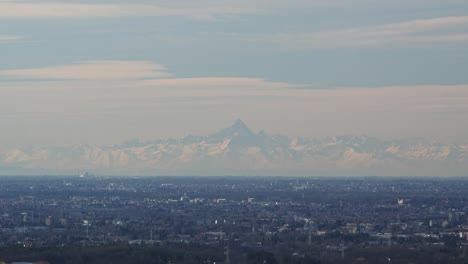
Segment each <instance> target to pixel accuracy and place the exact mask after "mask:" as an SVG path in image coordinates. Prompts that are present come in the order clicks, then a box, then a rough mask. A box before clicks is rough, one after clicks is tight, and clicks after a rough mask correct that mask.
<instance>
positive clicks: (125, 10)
mask: <svg viewBox="0 0 468 264" xmlns="http://www.w3.org/2000/svg"><path fill="white" fill-rule="evenodd" d="M396 1H397V0H395V1H392V2H391V3H383V2H382V1H376V0H289V1H285V0H197V1H182V0H171V1H157V0H155V1H153V3H152V4H139V3H138V2H133V3H132V4H122V3H114V4H107V3H106V4H100V3H98V2H95V3H78V2H68V3H66V2H60V1H40V0H36V1H33V0H26V1H15V0H1V1H0V18H22V19H34V18H87V17H104V18H106V17H107V18H111V17H134V16H182V17H187V18H191V19H202V20H211V19H214V18H217V17H219V16H236V15H245V14H262V13H270V12H281V11H284V10H288V9H289V10H291V9H304V8H309V9H311V8H321V7H325V8H337V7H343V6H345V7H353V6H356V5H358V6H362V5H370V4H374V5H375V4H379V5H380V6H390V7H391V6H399V3H400V4H401V3H404V4H405V6H406V7H409V6H411V5H420V4H429V3H437V2H438V0H425V1H422V0H405V1H403V0H398V2H399V3H398V2H396ZM444 2H445V4H450V3H455V4H457V3H460V2H461V0H446V1H444Z"/></svg>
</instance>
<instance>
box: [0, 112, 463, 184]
mask: <svg viewBox="0 0 468 264" xmlns="http://www.w3.org/2000/svg"><path fill="white" fill-rule="evenodd" d="M449 169H450V170H449ZM78 171H93V172H96V173H99V174H108V175H320V176H326V175H394V176H413V175H433V176H439V175H447V174H446V172H447V171H450V172H452V174H453V175H464V174H465V173H466V172H467V171H468V147H467V144H464V145H444V144H441V143H434V142H430V141H422V140H394V141H387V140H381V139H378V138H375V137H370V136H366V135H358V136H354V135H345V136H336V137H328V138H322V139H307V138H293V139H291V138H289V137H287V136H281V135H269V134H268V133H266V132H264V131H262V132H260V133H255V132H253V131H252V130H251V129H250V128H249V127H248V126H247V125H246V124H245V123H244V122H243V121H242V120H240V119H238V120H236V121H235V122H234V123H233V125H231V126H230V127H227V128H225V129H222V130H220V131H219V132H217V133H214V134H211V135H209V136H192V135H189V136H186V137H184V138H181V139H161V140H155V141H151V142H146V143H145V142H141V141H139V140H131V141H128V142H125V143H123V144H120V145H114V146H111V147H105V146H91V145H82V146H75V147H50V148H34V147H32V148H25V149H20V148H15V149H12V150H9V151H6V152H3V153H0V174H38V173H40V174H44V173H50V174H56V173H60V174H73V173H76V172H78Z"/></svg>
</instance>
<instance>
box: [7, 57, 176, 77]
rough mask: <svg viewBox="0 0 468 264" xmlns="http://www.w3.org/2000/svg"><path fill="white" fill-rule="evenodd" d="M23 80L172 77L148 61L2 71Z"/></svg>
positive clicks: (107, 62) (159, 66) (8, 75)
mask: <svg viewBox="0 0 468 264" xmlns="http://www.w3.org/2000/svg"><path fill="white" fill-rule="evenodd" d="M0 76H4V77H11V78H23V79H75V80H121V79H143V78H161V77H168V76H170V74H169V73H167V72H166V68H165V67H164V66H162V65H159V64H155V63H151V62H146V61H86V62H81V63H77V64H73V65H64V66H55V67H45V68H37V69H18V70H6V71H0Z"/></svg>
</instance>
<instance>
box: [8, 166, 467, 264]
mask: <svg viewBox="0 0 468 264" xmlns="http://www.w3.org/2000/svg"><path fill="white" fill-rule="evenodd" d="M0 190H1V191H0V263H2V264H3V263H18V262H20V263H40V264H45V263H51V264H55V263H57V264H61V263H212V264H214V263H468V252H467V250H468V193H467V190H468V180H465V179H462V178H450V179H446V178H445V179H443V180H442V179H437V178H411V179H409V178H376V177H366V178H289V177H153V178H151V177H96V176H94V175H92V174H89V173H86V174H82V175H80V176H66V177H17V176H15V177H1V178H0ZM97 249H99V250H97ZM95 259H99V262H93V261H95Z"/></svg>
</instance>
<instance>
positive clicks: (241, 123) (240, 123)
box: [232, 118, 247, 127]
mask: <svg viewBox="0 0 468 264" xmlns="http://www.w3.org/2000/svg"><path fill="white" fill-rule="evenodd" d="M232 126H233V127H247V125H246V124H245V122H244V121H242V119H240V118H237V119H236V121H234V123H233V124H232Z"/></svg>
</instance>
